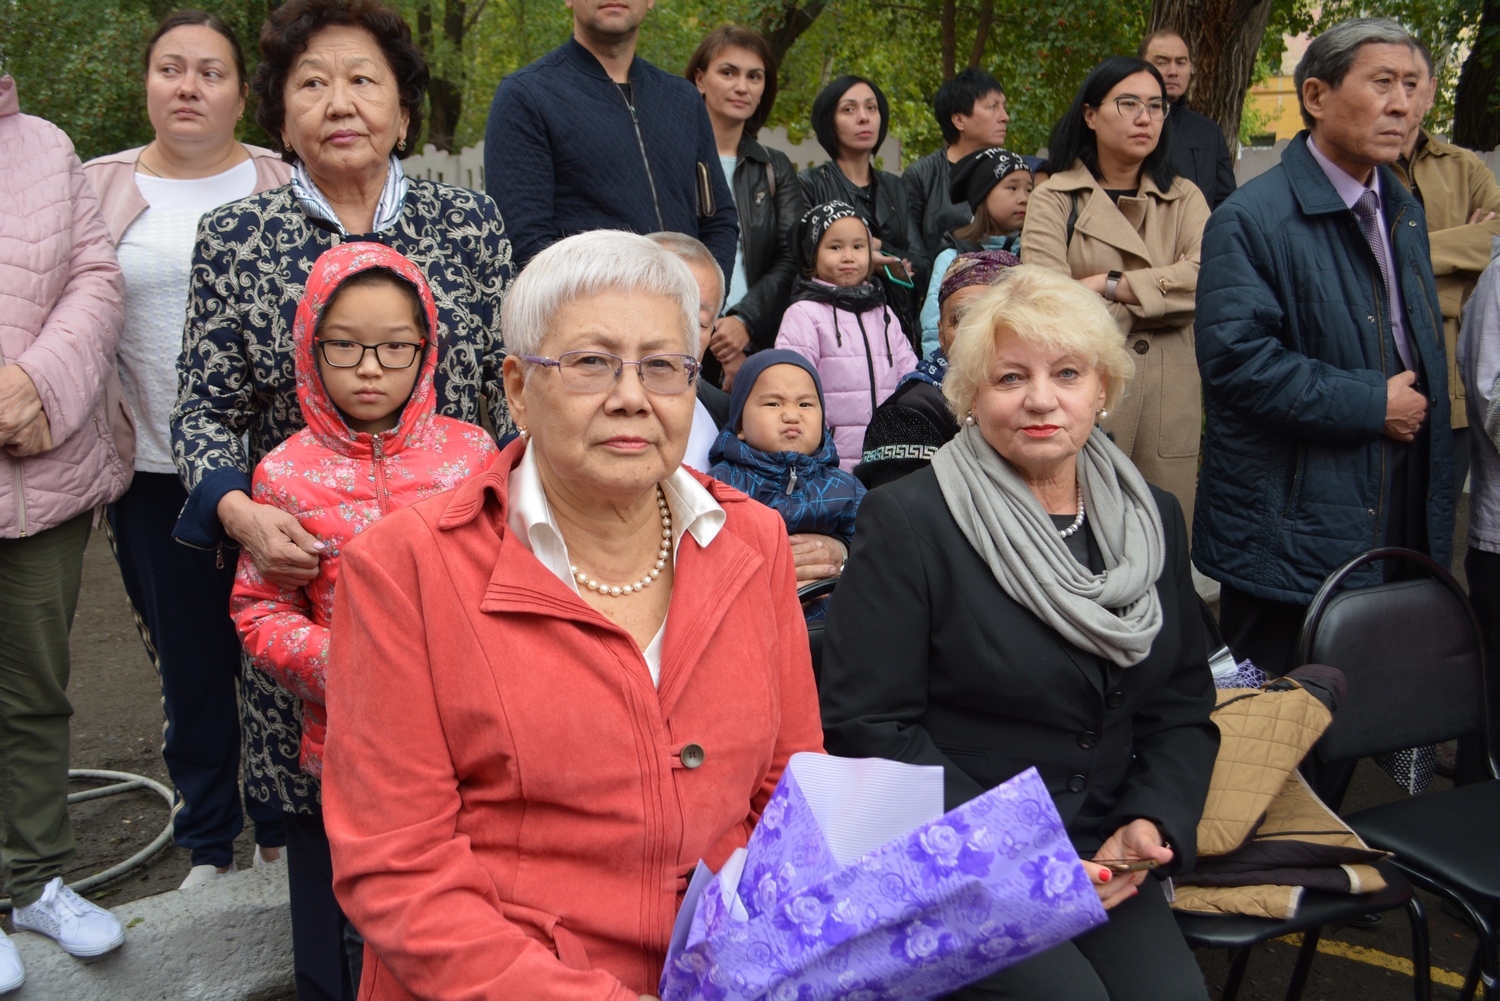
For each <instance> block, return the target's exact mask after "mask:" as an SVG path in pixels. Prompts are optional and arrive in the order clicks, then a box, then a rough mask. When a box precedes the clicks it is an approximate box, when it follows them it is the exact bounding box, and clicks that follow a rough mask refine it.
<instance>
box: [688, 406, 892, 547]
mask: <svg viewBox="0 0 1500 1001" xmlns="http://www.w3.org/2000/svg"><path fill="white" fill-rule="evenodd" d="M708 461H709V462H711V463H713V465H712V466H711V467H710V468H709V470H708V475H709V476H712V477H713V478H714V479H716V480H718V481H719V482H720V483H727V484H729V485H730V486H731V487H734V488H735V489H736V490H738V491H740V492H741V493H744V494H748V495H749V496H751V497H753V498H755V499H756V500H758V501H760V502H761V503H762V504H764V505H766V506H767V507H769V508H770V509H771V510H773V511H775V512H776V513H777V514H779V515H781V517H782V520H783V521H785V522H786V531H787V534H788V535H796V534H798V533H799V532H807V533H812V534H815V535H829V536H832V537H833V538H835V539H838V540H839V541H840V542H842V543H843V544H844V545H846V546H847V545H848V544H849V542H850V540H851V539H853V538H854V516H855V514H856V513H857V512H858V511H859V502H860V499H861V498H862V497H864V495H865V486H864V484H863V483H861V482H859V480H856V479H855V478H854V477H853V475H852V474H850V473H846V472H844V471H843V470H842V469H840V468H839V454H838V451H837V450H836V449H835V448H834V447H833V435H831V434H829V433H828V432H827V431H826V430H825V431H824V432H823V444H822V447H820V448H819V449H818V450H817V451H816V452H814V453H813V454H812V455H803V454H802V453H801V452H762V451H761V450H760V449H758V448H751V447H750V446H749V445H747V444H745V443H744V442H743V441H740V439H739V438H737V437H736V436H735V433H734V427H733V425H726V426H725V428H724V430H723V431H721V432H719V440H718V441H716V442H714V446H713V448H711V449H709V452H708Z"/></svg>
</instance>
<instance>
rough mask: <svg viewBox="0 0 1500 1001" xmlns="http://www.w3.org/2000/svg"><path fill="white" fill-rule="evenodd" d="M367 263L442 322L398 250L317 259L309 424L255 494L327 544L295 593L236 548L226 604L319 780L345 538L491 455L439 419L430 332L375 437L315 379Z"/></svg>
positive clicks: (301, 314)
mask: <svg viewBox="0 0 1500 1001" xmlns="http://www.w3.org/2000/svg"><path fill="white" fill-rule="evenodd" d="M370 268H389V269H391V270H392V271H394V272H396V273H397V274H398V275H400V276H401V277H403V278H405V279H406V280H407V281H409V282H411V283H412V284H413V285H415V286H416V287H417V289H418V291H419V292H420V293H421V296H422V306H423V308H424V309H425V310H426V313H427V329H428V330H437V329H438V326H437V307H436V305H435V304H434V302H433V299H432V291H431V290H430V289H429V288H428V287H427V281H426V279H424V278H423V277H422V272H421V271H420V270H419V269H418V268H417V266H416V265H414V264H412V263H411V261H409V260H407V259H406V258H405V257H403V256H401V255H400V254H399V253H397V252H396V251H394V250H392V249H390V248H389V247H386V246H384V245H382V244H378V243H346V244H342V245H340V246H337V247H334V248H333V249H332V250H329V251H328V252H327V253H325V254H323V256H321V257H319V258H318V260H317V263H316V264H314V265H313V271H312V275H311V276H310V277H309V279H308V282H307V293H306V295H305V296H304V297H303V299H302V301H301V302H300V303H299V304H298V305H297V319H296V322H295V324H294V325H293V327H292V341H293V349H294V351H295V356H296V363H297V402H298V403H299V404H300V405H301V407H302V416H303V419H304V420H306V421H307V427H305V428H303V429H302V430H301V431H298V432H297V433H296V434H294V435H292V436H291V437H290V438H288V439H287V440H286V441H284V442H282V443H281V445H280V446H278V447H277V448H275V449H273V450H272V451H271V452H270V453H269V454H268V455H267V456H266V457H265V458H264V459H262V460H261V461H260V464H259V465H258V466H256V467H255V478H254V480H253V481H252V486H251V494H252V496H253V497H254V498H255V499H256V500H257V501H259V502H260V503H262V504H274V505H276V506H277V507H279V508H281V509H282V510H283V511H289V512H290V513H292V514H293V515H295V516H296V517H297V520H298V521H299V522H301V523H302V527H303V528H304V529H306V530H307V531H308V532H310V533H311V534H313V535H315V536H317V537H318V539H319V540H320V541H321V542H322V543H323V544H324V545H325V546H326V547H327V548H326V549H324V551H323V554H322V566H321V567H320V569H319V573H318V577H317V579H316V580H314V581H313V582H312V583H311V584H308V585H307V586H306V587H301V588H294V589H288V588H281V587H277V586H276V585H274V584H272V583H270V582H269V581H267V580H265V579H263V578H262V577H261V575H260V571H259V570H257V569H256V567H255V561H254V560H252V559H251V558H250V556H249V554H242V555H241V556H240V565H239V570H238V573H237V574H236V576H235V582H234V594H233V596H232V597H231V600H230V610H231V612H232V614H233V615H234V622H235V627H236V628H237V629H238V630H239V634H240V642H241V643H242V644H243V645H244V647H245V651H246V652H247V653H248V654H249V655H250V658H251V660H252V661H253V662H254V664H255V666H256V667H258V668H260V669H261V670H262V671H265V672H266V673H267V674H269V675H270V676H271V677H273V678H275V679H276V680H277V681H278V682H280V683H281V684H282V685H283V686H284V687H285V688H286V689H287V690H288V691H290V692H291V693H292V694H294V695H296V696H298V697H299V698H301V699H302V770H303V771H305V772H307V773H308V774H310V775H314V776H318V775H321V774H322V771H323V735H324V731H325V728H326V725H327V713H326V711H325V710H324V708H323V707H324V703H325V701H326V698H325V694H324V691H325V687H326V682H325V672H326V665H327V663H328V631H329V629H328V627H329V623H330V622H331V621H332V616H333V594H334V584H335V582H336V581H337V580H338V575H339V559H340V556H341V555H342V553H343V550H344V545H345V544H346V543H347V542H349V540H350V539H353V538H354V537H355V536H356V535H358V534H359V533H360V532H363V531H364V530H365V529H367V528H369V527H370V526H371V525H373V524H374V523H375V522H376V521H377V520H379V519H380V518H381V517H383V516H385V515H387V514H389V513H390V512H391V511H393V510H395V509H396V508H398V507H405V506H407V505H408V504H412V503H414V502H416V501H418V500H421V499H423V498H425V497H431V496H433V495H434V494H438V493H442V492H443V491H445V490H452V489H453V488H454V487H456V486H458V485H459V484H460V483H462V482H464V481H465V480H467V479H469V478H470V477H471V476H473V475H474V474H476V473H478V472H480V471H482V470H483V469H484V468H485V467H486V466H488V465H489V464H490V462H491V461H493V460H494V457H495V454H496V449H495V443H494V442H493V441H492V440H491V439H490V436H489V435H488V434H487V433H486V432H485V431H484V430H483V429H482V428H479V427H476V426H474V425H473V424H466V423H464V422H463V421H456V420H453V419H452V418H451V417H442V416H439V415H438V414H437V412H436V402H435V400H434V399H433V391H432V376H433V373H434V372H435V371H437V356H438V348H437V345H436V344H435V343H434V341H433V340H432V338H431V337H429V339H428V343H427V349H426V350H425V351H424V352H423V354H422V369H421V372H420V373H419V374H418V376H417V383H416V386H415V387H414V388H413V389H412V394H411V397H410V398H409V399H408V400H407V401H406V406H405V408H404V409H403V410H402V411H401V421H400V423H399V424H397V425H396V426H395V427H394V428H392V429H391V430H390V431H385V432H382V433H380V434H376V435H371V434H364V433H359V432H355V431H351V430H350V429H349V427H348V425H347V424H345V423H344V418H343V417H342V416H341V415H340V414H339V411H338V408H337V407H335V406H334V404H333V401H332V400H330V399H329V397H328V394H327V392H325V391H324V389H323V380H322V379H321V378H320V377H319V376H318V366H317V362H316V360H315V357H314V354H313V351H314V349H313V341H314V339H315V338H314V335H315V333H316V330H317V321H318V318H319V317H321V316H322V315H323V308H324V306H325V304H326V303H327V302H328V300H329V298H330V297H331V296H332V295H333V292H334V290H335V289H337V288H338V287H339V285H340V284H342V283H343V282H344V281H345V280H346V279H348V278H350V277H352V276H354V275H356V274H358V273H359V272H361V271H367V270H369V269H370Z"/></svg>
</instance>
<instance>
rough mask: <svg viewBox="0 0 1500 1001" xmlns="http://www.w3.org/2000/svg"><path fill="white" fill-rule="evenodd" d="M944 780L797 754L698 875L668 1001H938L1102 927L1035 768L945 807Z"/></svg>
mask: <svg viewBox="0 0 1500 1001" xmlns="http://www.w3.org/2000/svg"><path fill="white" fill-rule="evenodd" d="M942 803H943V779H942V769H941V768H935V767H931V766H922V765H906V764H901V763H899V762H894V761H886V760H883V759H879V758H866V759H850V758H835V757H831V756H828V755H819V754H805V753H804V754H797V755H794V756H793V757H792V759H791V761H790V762H789V763H788V765H787V768H786V771H785V772H784V773H783V775H782V777H781V782H780V783H779V784H778V785H777V787H776V791H775V793H773V794H772V796H771V799H770V802H769V803H767V805H766V809H765V812H764V813H763V814H762V816H761V820H760V823H759V825H757V826H756V829H755V831H754V833H753V834H752V835H751V837H750V841H749V843H748V845H747V846H746V847H745V848H744V849H741V850H740V851H737V852H735V854H734V855H733V856H732V857H731V858H730V859H729V861H728V862H727V863H726V864H725V865H724V867H723V868H722V869H721V870H720V871H719V872H718V874H717V875H710V874H709V873H708V871H707V870H706V868H704V867H703V866H701V865H700V867H699V872H698V873H697V874H696V875H695V877H694V879H693V882H692V885H691V886H690V888H689V890H688V895H687V897H686V899H685V900H684V902H683V907H682V913H681V914H680V915H679V916H678V923H677V928H676V932H675V934H674V935H673V938H672V945H671V948H670V950H669V951H668V954H667V962H666V967H665V969H664V970H663V971H662V979H661V997H662V1001H755V999H760V998H766V999H769V1001H878V999H887V998H911V999H921V998H935V997H938V996H940V995H943V994H947V993H949V992H951V991H954V990H957V989H958V988H960V987H962V986H964V985H966V984H970V983H973V982H975V981H977V980H981V979H983V978H985V977H987V976H989V975H990V974H992V973H994V972H996V971H997V970H1001V969H1003V968H1005V967H1007V966H1009V965H1011V964H1012V963H1016V962H1019V961H1020V960H1023V959H1026V958H1027V957H1029V956H1034V955H1036V954H1037V953H1039V952H1041V951H1043V950H1045V949H1047V948H1049V947H1051V946H1053V945H1056V944H1057V943H1059V942H1063V941H1066V940H1067V939H1070V938H1072V937H1073V936H1075V935H1078V934H1079V933H1081V932H1084V931H1087V930H1088V929H1090V928H1093V927H1095V926H1096V925H1100V924H1103V923H1104V921H1105V920H1106V918H1105V914H1104V909H1103V907H1102V906H1101V905H1100V903H1099V898H1098V895H1097V894H1096V893H1095V891H1094V888H1093V886H1092V885H1091V884H1090V883H1089V879H1088V874H1087V873H1086V872H1085V871H1084V868H1083V866H1082V865H1081V864H1080V863H1079V860H1078V855H1077V853H1076V852H1074V850H1073V846H1072V844H1071V843H1070V842H1069V840H1068V836H1067V833H1066V832H1065V831H1064V829H1063V823H1062V819H1061V818H1060V817H1059V816H1058V814H1057V810H1056V808H1055V807H1054V806H1053V804H1052V798H1051V797H1050V796H1049V795H1048V794H1047V788H1046V786H1045V785H1044V784H1043V782H1042V780H1041V778H1040V777H1039V776H1038V775H1037V772H1036V769H1034V768H1031V769H1027V770H1026V771H1024V772H1022V773H1021V774H1020V775H1017V776H1016V777H1014V778H1012V779H1010V780H1009V781H1007V782H1004V783H1002V784H1001V785H999V786H996V787H995V788H993V789H991V790H989V791H988V792H986V793H985V794H983V795H982V796H979V797H978V798H976V799H973V800H970V801H969V802H967V803H965V804H963V805H962V806H959V807H958V808H956V809H954V810H951V811H949V812H948V813H943V812H942Z"/></svg>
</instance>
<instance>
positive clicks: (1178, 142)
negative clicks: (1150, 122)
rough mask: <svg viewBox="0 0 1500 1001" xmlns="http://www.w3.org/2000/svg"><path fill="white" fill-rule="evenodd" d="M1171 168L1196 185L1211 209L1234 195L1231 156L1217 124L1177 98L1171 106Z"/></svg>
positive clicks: (1232, 159)
mask: <svg viewBox="0 0 1500 1001" xmlns="http://www.w3.org/2000/svg"><path fill="white" fill-rule="evenodd" d="M1170 156H1171V159H1172V169H1173V170H1175V171H1177V173H1178V174H1179V175H1180V176H1182V177H1186V178H1187V179H1188V180H1189V181H1192V182H1193V183H1194V184H1196V185H1198V190H1199V191H1201V192H1203V197H1204V199H1205V200H1207V202H1208V207H1209V208H1210V209H1216V208H1218V207H1219V203H1220V202H1222V201H1223V200H1224V199H1226V198H1228V197H1229V196H1230V195H1232V194H1234V187H1235V184H1234V157H1232V156H1230V154H1229V144H1228V143H1227V142H1225V141H1224V133H1223V132H1222V131H1221V130H1220V129H1219V123H1218V122H1215V121H1214V120H1213V119H1212V118H1209V117H1208V116H1207V115H1200V114H1199V113H1198V112H1196V111H1194V110H1193V109H1192V108H1189V107H1188V106H1187V101H1185V100H1182V99H1181V98H1179V99H1178V100H1177V102H1176V103H1175V104H1173V105H1172V149H1171V151H1170Z"/></svg>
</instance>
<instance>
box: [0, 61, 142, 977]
mask: <svg viewBox="0 0 1500 1001" xmlns="http://www.w3.org/2000/svg"><path fill="white" fill-rule="evenodd" d="M123 293H124V281H123V279H122V278H121V277H120V266H119V264H118V263H116V261H115V250H114V245H113V244H112V243H111V242H110V238H109V231H108V230H107V229H106V228H105V226H104V220H103V218H102V217H101V216H100V214H99V202H98V199H96V198H95V197H94V191H93V189H92V188H91V187H90V186H89V182H88V181H87V180H86V179H85V178H84V175H83V165H82V164H81V163H79V162H78V157H77V156H76V155H74V153H73V144H72V143H70V142H69V141H68V137H67V136H65V135H63V133H62V131H61V130H60V129H58V128H57V127H56V126H55V125H52V124H50V123H48V122H45V121H43V120H42V119H40V118H33V117H31V116H30V115H23V114H21V106H20V100H19V98H18V97H17V96H16V84H15V81H14V80H13V79H11V78H10V77H8V76H6V77H0V762H4V763H5V767H4V768H3V769H0V857H3V858H4V859H5V863H6V866H0V869H3V868H6V867H8V868H9V870H10V872H9V875H10V892H11V897H12V899H13V900H14V902H15V905H16V908H15V917H14V921H15V926H16V927H17V928H26V929H30V930H33V931H39V932H41V933H43V934H45V935H48V936H50V937H52V938H53V939H56V940H57V941H58V942H59V944H61V945H62V947H63V948H64V949H66V950H68V951H69V952H72V953H73V954H74V955H87V956H97V955H100V954H102V953H104V952H107V951H109V950H110V949H113V948H115V947H116V946H118V945H119V944H120V943H121V942H123V941H124V940H125V933H124V931H122V930H121V928H120V925H119V922H118V921H116V920H115V919H114V917H113V916H112V915H110V914H109V913H108V912H107V911H104V910H102V909H100V908H99V907H97V906H96V905H94V904H91V903H89V902H88V901H85V900H83V899H82V898H81V897H78V896H77V895H76V894H74V893H73V891H72V890H68V889H66V888H65V887H64V886H63V874H64V873H65V872H66V870H67V869H68V868H69V860H70V859H71V857H72V855H73V829H72V827H71V825H70V824H69V821H68V809H67V796H68V717H69V716H70V715H71V714H72V711H73V710H72V706H71V705H70V704H69V702H68V696H67V693H66V689H67V682H68V666H69V665H68V660H69V658H68V628H69V626H70V625H71V624H72V620H73V611H74V608H75V607H76V605H77V603H78V587H79V583H80V580H81V577H82V572H83V550H84V547H85V546H87V544H88V538H89V530H90V522H91V520H92V515H91V511H93V510H94V509H97V508H99V507H101V506H102V505H104V504H105V503H107V502H109V501H112V500H114V499H115V498H117V497H119V496H120V494H122V493H124V491H125V487H126V485H127V484H128V483H129V480H130V470H131V466H132V462H131V459H130V457H129V455H128V454H127V455H126V456H125V457H123V458H122V457H121V455H120V452H121V451H122V450H124V451H127V452H128V451H129V450H130V449H131V446H132V444H133V441H134V437H133V434H132V432H131V430H130V427H131V425H130V418H129V414H128V413H127V412H126V411H125V409H124V407H123V395H122V394H121V393H120V392H119V385H120V383H119V378H118V377H117V376H116V375H115V348H116V346H117V344H118V342H119V337H120V327H121V325H122V323H123V321H124V311H123V308H122V296H123ZM107 388H110V389H113V390H114V392H113V394H111V393H107V392H106V389H107ZM0 875H3V873H0ZM23 977H24V974H23V973H22V972H21V967H20V960H19V957H18V955H17V953H16V952H15V950H14V949H13V948H11V947H10V942H9V940H8V939H6V938H5V936H4V934H3V933H0V990H9V989H10V988H12V987H15V986H18V985H19V983H20V981H21V979H22V978H23Z"/></svg>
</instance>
